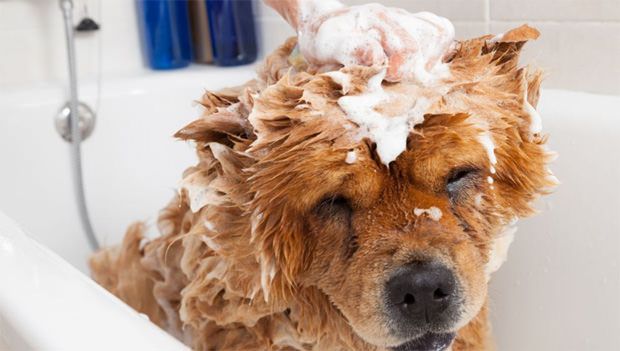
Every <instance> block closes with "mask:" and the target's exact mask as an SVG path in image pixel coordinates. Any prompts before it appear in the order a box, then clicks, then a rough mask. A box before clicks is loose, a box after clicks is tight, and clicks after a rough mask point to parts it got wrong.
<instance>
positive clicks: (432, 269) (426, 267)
mask: <svg viewBox="0 0 620 351" xmlns="http://www.w3.org/2000/svg"><path fill="white" fill-rule="evenodd" d="M386 293H387V302H388V304H389V305H390V308H389V310H390V314H392V317H393V318H394V319H395V320H396V321H397V322H399V324H404V325H408V326H422V325H425V324H430V323H433V324H444V323H446V322H448V321H449V320H450V319H452V318H454V316H450V314H453V312H454V311H453V310H454V309H455V308H454V305H455V304H456V303H457V301H458V298H457V296H456V295H457V292H456V279H455V277H454V274H453V273H452V271H450V270H449V269H448V268H446V267H445V266H443V265H442V264H440V263H437V262H416V263H411V264H409V265H407V266H404V267H402V268H400V269H399V270H398V271H397V272H396V274H394V276H393V277H392V278H390V280H389V281H388V283H387V286H386Z"/></svg>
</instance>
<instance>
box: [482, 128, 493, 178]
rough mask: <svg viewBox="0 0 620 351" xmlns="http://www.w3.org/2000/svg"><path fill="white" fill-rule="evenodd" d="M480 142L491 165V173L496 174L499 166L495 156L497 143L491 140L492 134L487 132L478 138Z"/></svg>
mask: <svg viewBox="0 0 620 351" xmlns="http://www.w3.org/2000/svg"><path fill="white" fill-rule="evenodd" d="M478 142H479V143H480V144H481V145H482V146H483V147H484V149H485V150H486V152H487V156H488V158H489V163H490V164H491V166H490V169H489V171H490V172H491V174H495V165H496V164H497V157H496V156H495V143H494V142H493V139H491V134H490V132H488V131H486V132H484V133H482V134H480V135H479V136H478Z"/></svg>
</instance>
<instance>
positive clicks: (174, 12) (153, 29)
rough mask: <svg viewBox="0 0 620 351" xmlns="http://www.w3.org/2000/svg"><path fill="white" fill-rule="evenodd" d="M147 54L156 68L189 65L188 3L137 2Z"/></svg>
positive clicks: (178, 0) (168, 0) (177, 0)
mask: <svg viewBox="0 0 620 351" xmlns="http://www.w3.org/2000/svg"><path fill="white" fill-rule="evenodd" d="M137 6H138V17H139V21H140V29H141V34H142V42H143V49H144V53H145V56H146V59H147V62H148V65H149V66H150V67H151V68H153V69H172V68H180V67H185V66H187V65H189V63H190V61H191V59H192V46H191V32H190V27H189V13H188V5H187V0H137Z"/></svg>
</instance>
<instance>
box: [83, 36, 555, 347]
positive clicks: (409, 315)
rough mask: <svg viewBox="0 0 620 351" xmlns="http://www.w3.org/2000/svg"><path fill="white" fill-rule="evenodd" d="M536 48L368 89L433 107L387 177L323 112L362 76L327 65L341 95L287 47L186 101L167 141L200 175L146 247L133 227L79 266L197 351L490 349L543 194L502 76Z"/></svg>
mask: <svg viewBox="0 0 620 351" xmlns="http://www.w3.org/2000/svg"><path fill="white" fill-rule="evenodd" d="M537 36H538V32H537V31H536V30H534V29H532V28H529V27H527V26H523V27H520V28H517V29H515V30H512V31H509V32H507V33H505V34H504V35H503V36H502V37H501V38H499V37H496V38H493V39H491V37H490V36H486V37H482V38H477V39H473V40H469V41H464V42H460V43H458V45H457V47H456V49H455V50H454V52H453V54H452V55H450V57H447V58H446V62H447V63H448V65H449V67H450V72H451V77H450V78H448V79H447V80H446V81H445V82H444V86H445V87H447V89H445V90H444V91H442V92H441V94H437V92H434V91H432V88H424V89H423V88H420V87H418V86H415V84H414V83H396V84H387V83H384V84H383V88H384V89H386V90H389V91H391V92H397V93H399V94H401V96H412V99H413V97H415V96H420V95H424V96H427V97H429V99H431V101H432V103H431V104H430V105H429V107H428V108H427V110H426V111H425V114H424V117H425V118H424V122H423V123H421V124H418V125H416V126H415V128H414V129H413V130H412V131H411V133H410V135H409V137H408V139H407V150H406V151H405V152H403V153H402V154H400V155H399V156H398V158H397V159H396V160H395V161H394V162H391V163H390V164H389V167H387V166H385V165H384V164H382V162H381V160H379V159H378V156H377V153H376V150H375V147H376V146H375V145H374V143H372V142H370V141H369V140H368V139H364V140H362V141H359V140H358V141H356V140H355V138H352V137H351V130H352V128H353V129H354V128H355V125H354V123H352V122H351V121H350V120H348V119H347V118H346V116H344V113H343V111H342V109H340V108H339V105H338V104H337V100H338V99H339V98H340V97H341V96H343V95H344V94H348V95H356V94H360V93H362V92H363V91H364V89H365V86H366V84H367V81H368V80H369V79H370V78H371V77H373V76H374V75H376V74H377V69H374V68H370V67H349V68H343V69H342V70H341V72H343V73H345V74H347V75H349V76H350V77H352V78H351V81H350V84H348V85H347V86H346V87H345V86H344V84H343V83H342V82H339V81H338V80H337V79H334V78H333V76H330V75H329V74H320V73H316V72H307V71H305V70H304V67H303V64H302V65H296V64H295V63H294V62H293V63H291V62H292V61H291V60H289V58H290V54H291V51H292V48H293V47H294V45H295V40H294V39H290V40H289V41H288V42H287V43H286V44H285V45H284V46H282V47H281V48H280V49H278V50H277V51H276V52H275V53H273V54H272V55H271V56H270V57H269V58H268V59H267V60H266V62H265V64H264V67H263V69H262V71H261V72H260V74H259V78H258V80H256V81H251V82H248V83H247V84H246V85H244V86H242V87H239V88H236V89H231V90H227V91H222V92H220V93H207V94H206V95H205V96H204V97H203V100H202V105H203V106H204V107H205V109H206V111H205V113H204V115H203V116H202V117H201V118H199V119H198V120H196V121H194V122H193V123H191V124H190V125H188V126H187V127H185V128H184V129H182V130H181V131H179V132H178V133H177V134H176V136H177V137H179V138H181V139H184V140H193V141H195V142H196V146H197V152H198V157H199V163H198V164H197V165H196V166H195V167H191V168H190V169H188V170H187V171H186V172H185V174H184V180H183V185H182V190H181V192H180V194H179V196H177V197H175V198H174V199H173V200H172V202H171V203H170V204H169V205H168V207H167V208H166V209H164V210H163V211H162V213H161V216H160V218H159V222H158V225H159V229H160V231H161V234H162V236H161V237H159V238H157V239H155V240H152V241H148V242H146V243H145V244H144V245H141V243H140V242H141V240H142V236H141V232H142V227H141V225H140V224H137V225H134V226H133V227H131V228H130V229H129V231H128V233H127V236H126V238H125V240H124V242H123V244H122V246H120V247H117V248H112V249H106V250H102V251H100V252H99V253H97V254H96V255H95V256H94V257H93V258H92V261H91V267H92V270H93V276H94V278H95V279H96V280H97V281H98V282H99V283H100V284H102V285H103V286H104V287H106V288H107V289H108V290H110V291H111V292H113V293H114V294H116V295H117V296H119V297H120V298H121V299H123V300H124V301H126V302H127V303H128V304H130V305H131V306H133V307H134V308H135V309H137V310H138V311H140V312H143V313H146V314H147V315H148V316H149V317H150V318H151V320H152V321H153V322H155V323H156V324H158V325H159V326H161V327H162V328H164V329H166V330H168V331H169V332H170V333H172V334H174V335H175V336H177V337H178V338H179V339H181V340H182V341H184V342H185V343H187V344H188V345H190V346H192V347H193V348H194V349H197V350H267V349H269V350H385V349H394V350H443V349H446V348H449V347H451V348H452V350H454V351H456V350H487V349H489V348H491V343H490V336H489V325H488V320H487V282H488V279H489V275H490V274H491V273H492V272H493V271H494V270H496V269H497V268H498V267H499V265H501V262H503V256H504V255H505V251H506V249H507V246H508V244H509V243H510V239H511V236H510V235H511V233H509V232H507V231H509V229H510V224H511V223H512V222H513V221H514V220H515V219H516V218H519V217H524V216H528V215H530V214H532V212H533V211H532V209H531V206H530V204H531V202H532V201H533V200H534V199H535V198H536V197H537V196H539V195H540V194H544V193H545V192H546V191H548V189H550V188H551V187H552V186H553V185H554V178H553V176H552V175H551V174H550V172H549V171H548V169H547V167H546V163H547V162H548V161H549V160H550V158H551V155H550V153H548V152H547V151H546V149H545V147H544V142H545V138H544V137H543V136H542V135H540V133H539V132H538V130H533V129H532V128H531V127H532V125H533V124H536V123H537V121H536V120H535V118H534V117H535V116H534V113H533V112H532V111H533V107H532V106H536V103H537V100H538V89H539V85H540V78H541V75H540V72H539V71H528V70H527V69H525V68H519V67H518V66H517V60H518V56H519V52H520V50H521V48H522V46H523V44H524V43H525V41H527V40H529V39H534V38H536V37H537ZM429 89H430V90H429ZM409 93H411V95H407V94H409ZM407 104H408V101H407V99H405V100H402V101H400V102H396V103H392V104H389V105H386V106H379V107H378V108H377V111H378V112H380V113H382V114H384V115H391V114H393V113H395V112H394V111H397V110H399V109H402V108H404V107H403V106H405V105H407ZM401 105H403V106H401ZM407 106H409V105H407ZM489 141H492V143H493V145H494V149H493V148H489V144H488V143H489Z"/></svg>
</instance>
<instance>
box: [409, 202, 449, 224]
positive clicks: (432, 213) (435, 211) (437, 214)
mask: <svg viewBox="0 0 620 351" xmlns="http://www.w3.org/2000/svg"><path fill="white" fill-rule="evenodd" d="M425 213H426V215H428V217H429V218H430V219H432V220H434V221H435V222H437V221H439V220H440V219H441V217H442V216H443V213H442V212H441V210H440V209H439V208H437V207H435V206H431V207H429V208H417V207H416V208H415V209H414V210H413V214H414V215H416V216H421V215H422V214H425Z"/></svg>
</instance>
